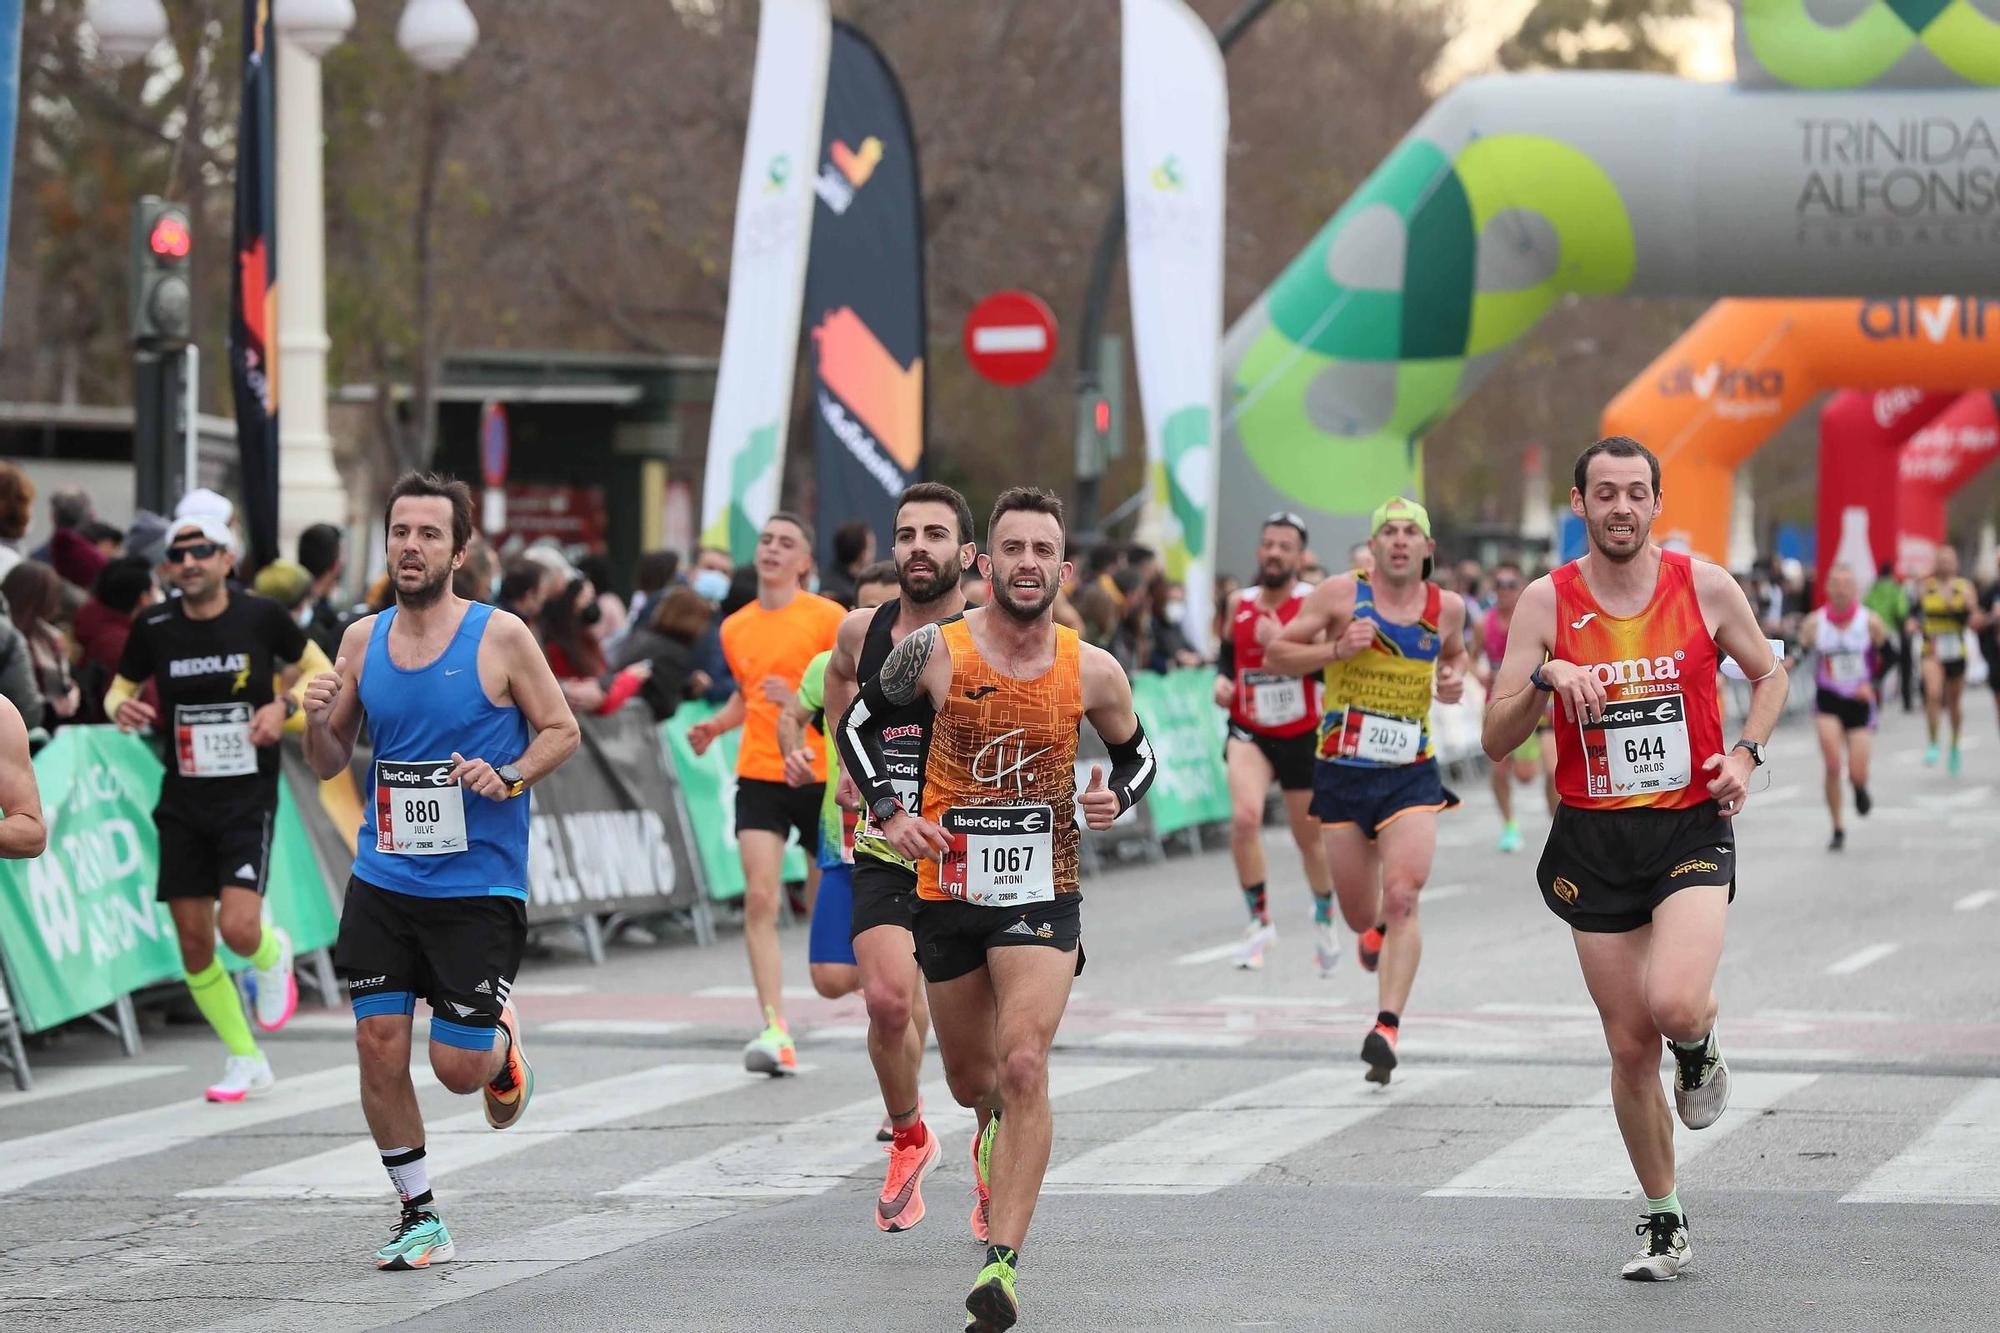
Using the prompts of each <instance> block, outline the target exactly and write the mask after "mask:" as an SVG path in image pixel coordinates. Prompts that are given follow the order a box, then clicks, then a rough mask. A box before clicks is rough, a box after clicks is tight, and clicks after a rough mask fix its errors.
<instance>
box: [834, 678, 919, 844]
mask: <svg viewBox="0 0 2000 1333" xmlns="http://www.w3.org/2000/svg"><path fill="white" fill-rule="evenodd" d="M891 707H892V706H891V705H890V703H889V698H888V696H887V695H885V694H883V693H882V682H881V676H880V675H879V674H878V675H876V676H872V677H870V678H869V679H868V680H866V681H864V682H863V683H862V686H861V689H860V691H859V692H858V693H856V694H855V696H854V702H853V703H852V704H849V705H848V708H847V716H845V717H843V718H842V719H841V720H840V725H839V726H838V727H837V728H835V730H834V743H835V744H837V745H838V746H839V747H840V764H841V767H842V769H844V770H845V771H846V772H847V773H848V774H849V775H850V776H851V777H853V779H854V785H855V786H856V787H858V788H860V790H861V805H862V808H863V809H870V808H872V807H873V806H874V804H875V802H877V801H879V800H881V799H882V798H884V797H893V796H895V794H896V789H895V787H894V786H893V785H891V784H890V782H889V762H888V759H887V757H886V756H884V755H883V753H882V722H881V719H882V718H884V717H887V716H888V715H889V713H890V711H891ZM912 813H914V811H913V812H912Z"/></svg>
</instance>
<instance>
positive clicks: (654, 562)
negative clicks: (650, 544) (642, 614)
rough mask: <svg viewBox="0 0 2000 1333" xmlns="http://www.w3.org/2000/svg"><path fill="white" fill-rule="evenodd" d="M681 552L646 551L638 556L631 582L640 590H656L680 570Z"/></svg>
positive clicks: (668, 581)
mask: <svg viewBox="0 0 2000 1333" xmlns="http://www.w3.org/2000/svg"><path fill="white" fill-rule="evenodd" d="M680 568H681V553H680V552H679V551H648V552H646V554H644V555H642V556H640V557H639V564H638V567H637V568H636V569H635V570H634V571H633V575H634V577H633V582H634V583H635V584H637V585H638V589H639V591H640V592H658V591H659V590H660V589H662V588H664V587H666V586H667V585H668V584H670V583H672V582H673V581H674V575H676V574H678V573H679V572H680Z"/></svg>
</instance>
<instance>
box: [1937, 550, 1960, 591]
mask: <svg viewBox="0 0 2000 1333" xmlns="http://www.w3.org/2000/svg"><path fill="white" fill-rule="evenodd" d="M1934 572H1935V573H1936V574H1937V576H1938V577H1939V578H1941V579H1944V580H1946V581H1950V580H1951V579H1955V578H1957V577H1958V548H1957V547H1956V546H1953V545H1952V544H1951V543H1950V542H1946V543H1945V544H1944V545H1942V546H1940V547H1938V548H1937V567H1936V569H1935V571H1934Z"/></svg>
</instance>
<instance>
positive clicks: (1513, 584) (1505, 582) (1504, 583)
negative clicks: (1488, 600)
mask: <svg viewBox="0 0 2000 1333" xmlns="http://www.w3.org/2000/svg"><path fill="white" fill-rule="evenodd" d="M1493 586H1494V587H1495V588H1498V589H1500V590H1502V591H1503V592H1504V591H1506V590H1507V589H1509V588H1518V587H1520V586H1521V580H1519V579H1495V580H1493Z"/></svg>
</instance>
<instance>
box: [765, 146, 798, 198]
mask: <svg viewBox="0 0 2000 1333" xmlns="http://www.w3.org/2000/svg"><path fill="white" fill-rule="evenodd" d="M791 177H792V155H791V154H790V153H780V154H778V155H777V156H776V157H774V158H772V159H771V164H770V165H769V166H767V167H765V168H764V193H766V194H773V193H775V192H777V191H779V190H782V189H784V188H785V182H786V181H788V180H790V179H791Z"/></svg>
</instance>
